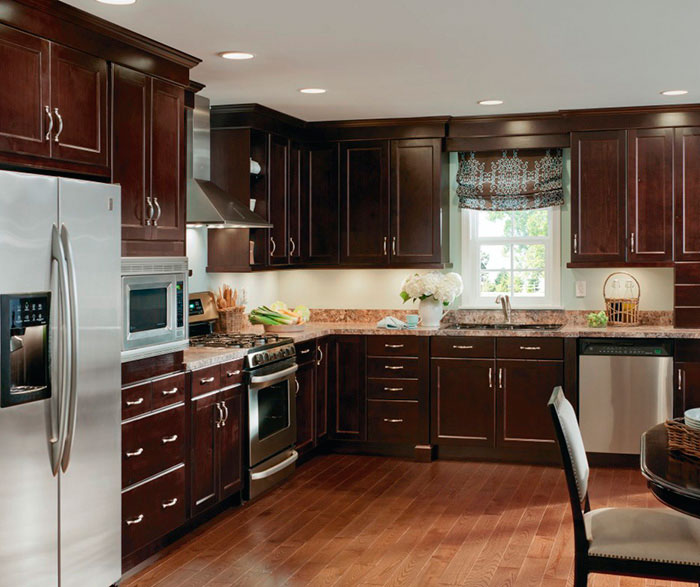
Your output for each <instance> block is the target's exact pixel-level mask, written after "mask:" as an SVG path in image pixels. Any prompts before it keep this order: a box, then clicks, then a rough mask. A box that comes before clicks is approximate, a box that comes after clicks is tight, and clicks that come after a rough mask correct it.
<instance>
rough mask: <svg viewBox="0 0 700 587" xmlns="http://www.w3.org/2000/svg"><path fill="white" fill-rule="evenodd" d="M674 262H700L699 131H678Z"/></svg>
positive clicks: (694, 128) (687, 129)
mask: <svg viewBox="0 0 700 587" xmlns="http://www.w3.org/2000/svg"><path fill="white" fill-rule="evenodd" d="M674 154H675V155H674V157H675V161H674V174H675V260H676V261H700V163H698V162H699V161H700V127H689V128H677V129H675V150H674Z"/></svg>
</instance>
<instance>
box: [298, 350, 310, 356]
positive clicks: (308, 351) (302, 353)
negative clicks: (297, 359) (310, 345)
mask: <svg viewBox="0 0 700 587" xmlns="http://www.w3.org/2000/svg"><path fill="white" fill-rule="evenodd" d="M310 352H311V349H302V350H300V351H299V354H300V355H307V354H309V353H310Z"/></svg>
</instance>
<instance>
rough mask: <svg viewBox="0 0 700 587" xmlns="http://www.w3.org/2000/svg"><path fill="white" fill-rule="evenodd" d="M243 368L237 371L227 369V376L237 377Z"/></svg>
mask: <svg viewBox="0 0 700 587" xmlns="http://www.w3.org/2000/svg"><path fill="white" fill-rule="evenodd" d="M240 374H241V370H240V369H236V370H235V371H226V377H235V376H236V375H240Z"/></svg>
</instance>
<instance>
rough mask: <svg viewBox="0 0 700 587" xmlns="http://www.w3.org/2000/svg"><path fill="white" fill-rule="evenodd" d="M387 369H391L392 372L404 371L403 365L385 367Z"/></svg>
mask: <svg viewBox="0 0 700 587" xmlns="http://www.w3.org/2000/svg"><path fill="white" fill-rule="evenodd" d="M384 368H385V369H389V370H390V371H401V370H402V369H403V365H384Z"/></svg>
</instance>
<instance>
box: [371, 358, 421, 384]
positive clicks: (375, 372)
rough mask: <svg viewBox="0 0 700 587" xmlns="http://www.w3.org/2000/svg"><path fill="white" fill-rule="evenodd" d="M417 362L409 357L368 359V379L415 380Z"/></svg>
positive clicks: (417, 369)
mask: <svg viewBox="0 0 700 587" xmlns="http://www.w3.org/2000/svg"><path fill="white" fill-rule="evenodd" d="M419 371H420V367H419V361H418V359H414V358H411V357H369V358H368V359H367V376H368V377H390V378H401V379H403V378H416V377H418V376H419Z"/></svg>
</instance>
